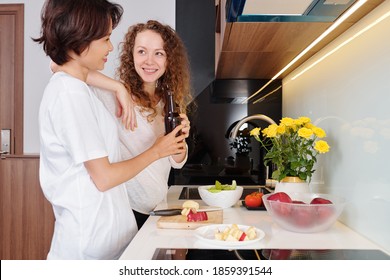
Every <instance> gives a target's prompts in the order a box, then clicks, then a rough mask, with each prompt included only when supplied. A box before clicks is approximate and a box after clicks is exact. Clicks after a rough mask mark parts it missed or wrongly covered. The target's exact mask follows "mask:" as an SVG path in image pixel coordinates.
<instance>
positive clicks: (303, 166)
mask: <svg viewBox="0 0 390 280" xmlns="http://www.w3.org/2000/svg"><path fill="white" fill-rule="evenodd" d="M261 132H262V134H263V137H264V138H263V140H262V139H261V136H260V128H254V129H252V130H251V132H250V135H251V136H254V138H255V139H256V140H257V141H259V142H260V143H261V145H262V146H263V147H264V148H265V149H266V155H265V156H264V164H265V165H267V164H268V163H269V162H272V163H273V164H275V165H276V166H277V170H275V171H274V172H273V173H272V178H273V179H275V180H278V181H281V180H282V179H283V178H285V177H287V176H294V177H299V178H300V179H301V180H304V181H306V180H308V181H310V179H311V176H312V174H313V172H314V171H315V170H314V169H313V166H314V163H315V162H316V161H317V155H318V154H323V153H327V152H328V151H329V149H330V148H329V145H328V143H327V142H326V141H324V140H318V138H323V137H325V136H326V133H325V131H324V130H323V129H322V128H319V127H317V126H315V125H313V124H312V123H311V120H310V118H308V117H300V118H298V119H292V118H282V120H281V121H280V124H279V125H277V124H271V125H269V126H268V127H267V128H265V129H263V130H262V131H261Z"/></svg>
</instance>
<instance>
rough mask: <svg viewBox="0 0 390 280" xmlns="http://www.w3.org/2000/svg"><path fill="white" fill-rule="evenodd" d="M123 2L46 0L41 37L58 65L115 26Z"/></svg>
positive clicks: (40, 40)
mask: <svg viewBox="0 0 390 280" xmlns="http://www.w3.org/2000/svg"><path fill="white" fill-rule="evenodd" d="M122 14H123V8H122V6H120V5H118V4H115V3H111V2H109V1H106V0H93V1H91V0H46V2H45V4H44V6H43V8H42V13H41V20H42V28H41V37H39V38H36V39H33V40H34V41H35V42H38V43H40V44H41V43H43V50H44V51H45V53H46V54H47V55H48V56H49V57H50V58H51V59H52V60H53V61H54V62H55V63H57V64H58V65H62V64H64V63H66V62H68V61H69V60H70V57H69V55H68V52H69V51H74V52H75V53H76V54H78V55H80V54H81V53H82V52H83V51H84V50H85V49H86V48H87V47H88V46H89V44H90V43H91V42H92V41H94V40H97V39H100V38H102V37H104V36H107V35H108V33H109V28H110V22H112V28H115V27H116V26H117V25H118V23H119V21H120V20H121V17H122Z"/></svg>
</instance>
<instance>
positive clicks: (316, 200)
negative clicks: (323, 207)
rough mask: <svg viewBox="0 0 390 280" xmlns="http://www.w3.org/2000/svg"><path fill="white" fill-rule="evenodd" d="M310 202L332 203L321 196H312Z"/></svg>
mask: <svg viewBox="0 0 390 280" xmlns="http://www.w3.org/2000/svg"><path fill="white" fill-rule="evenodd" d="M310 204H332V201H330V200H329V199H325V198H322V197H316V198H313V199H312V201H311V202H310Z"/></svg>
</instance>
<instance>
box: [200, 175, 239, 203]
mask: <svg viewBox="0 0 390 280" xmlns="http://www.w3.org/2000/svg"><path fill="white" fill-rule="evenodd" d="M198 192H199V195H200V197H201V199H202V200H203V201H204V202H205V203H206V204H207V205H209V206H214V207H221V208H229V207H232V206H233V205H235V204H236V203H237V202H238V201H239V200H240V198H241V195H242V192H243V187H241V186H237V183H236V181H235V180H233V181H232V184H221V183H220V182H219V181H216V182H215V185H208V186H200V187H198Z"/></svg>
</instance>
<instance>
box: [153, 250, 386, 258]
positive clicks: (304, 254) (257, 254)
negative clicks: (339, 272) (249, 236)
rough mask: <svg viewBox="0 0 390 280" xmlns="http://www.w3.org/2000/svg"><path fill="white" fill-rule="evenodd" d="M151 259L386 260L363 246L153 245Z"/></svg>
mask: <svg viewBox="0 0 390 280" xmlns="http://www.w3.org/2000/svg"><path fill="white" fill-rule="evenodd" d="M153 260H390V256H389V255H387V254H386V253H384V252H383V251H380V250H368V249H367V250H366V249H321V250H307V249H289V250H287V249H260V250H255V249H253V250H226V249H186V248H157V249H156V251H155V253H154V255H153Z"/></svg>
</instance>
